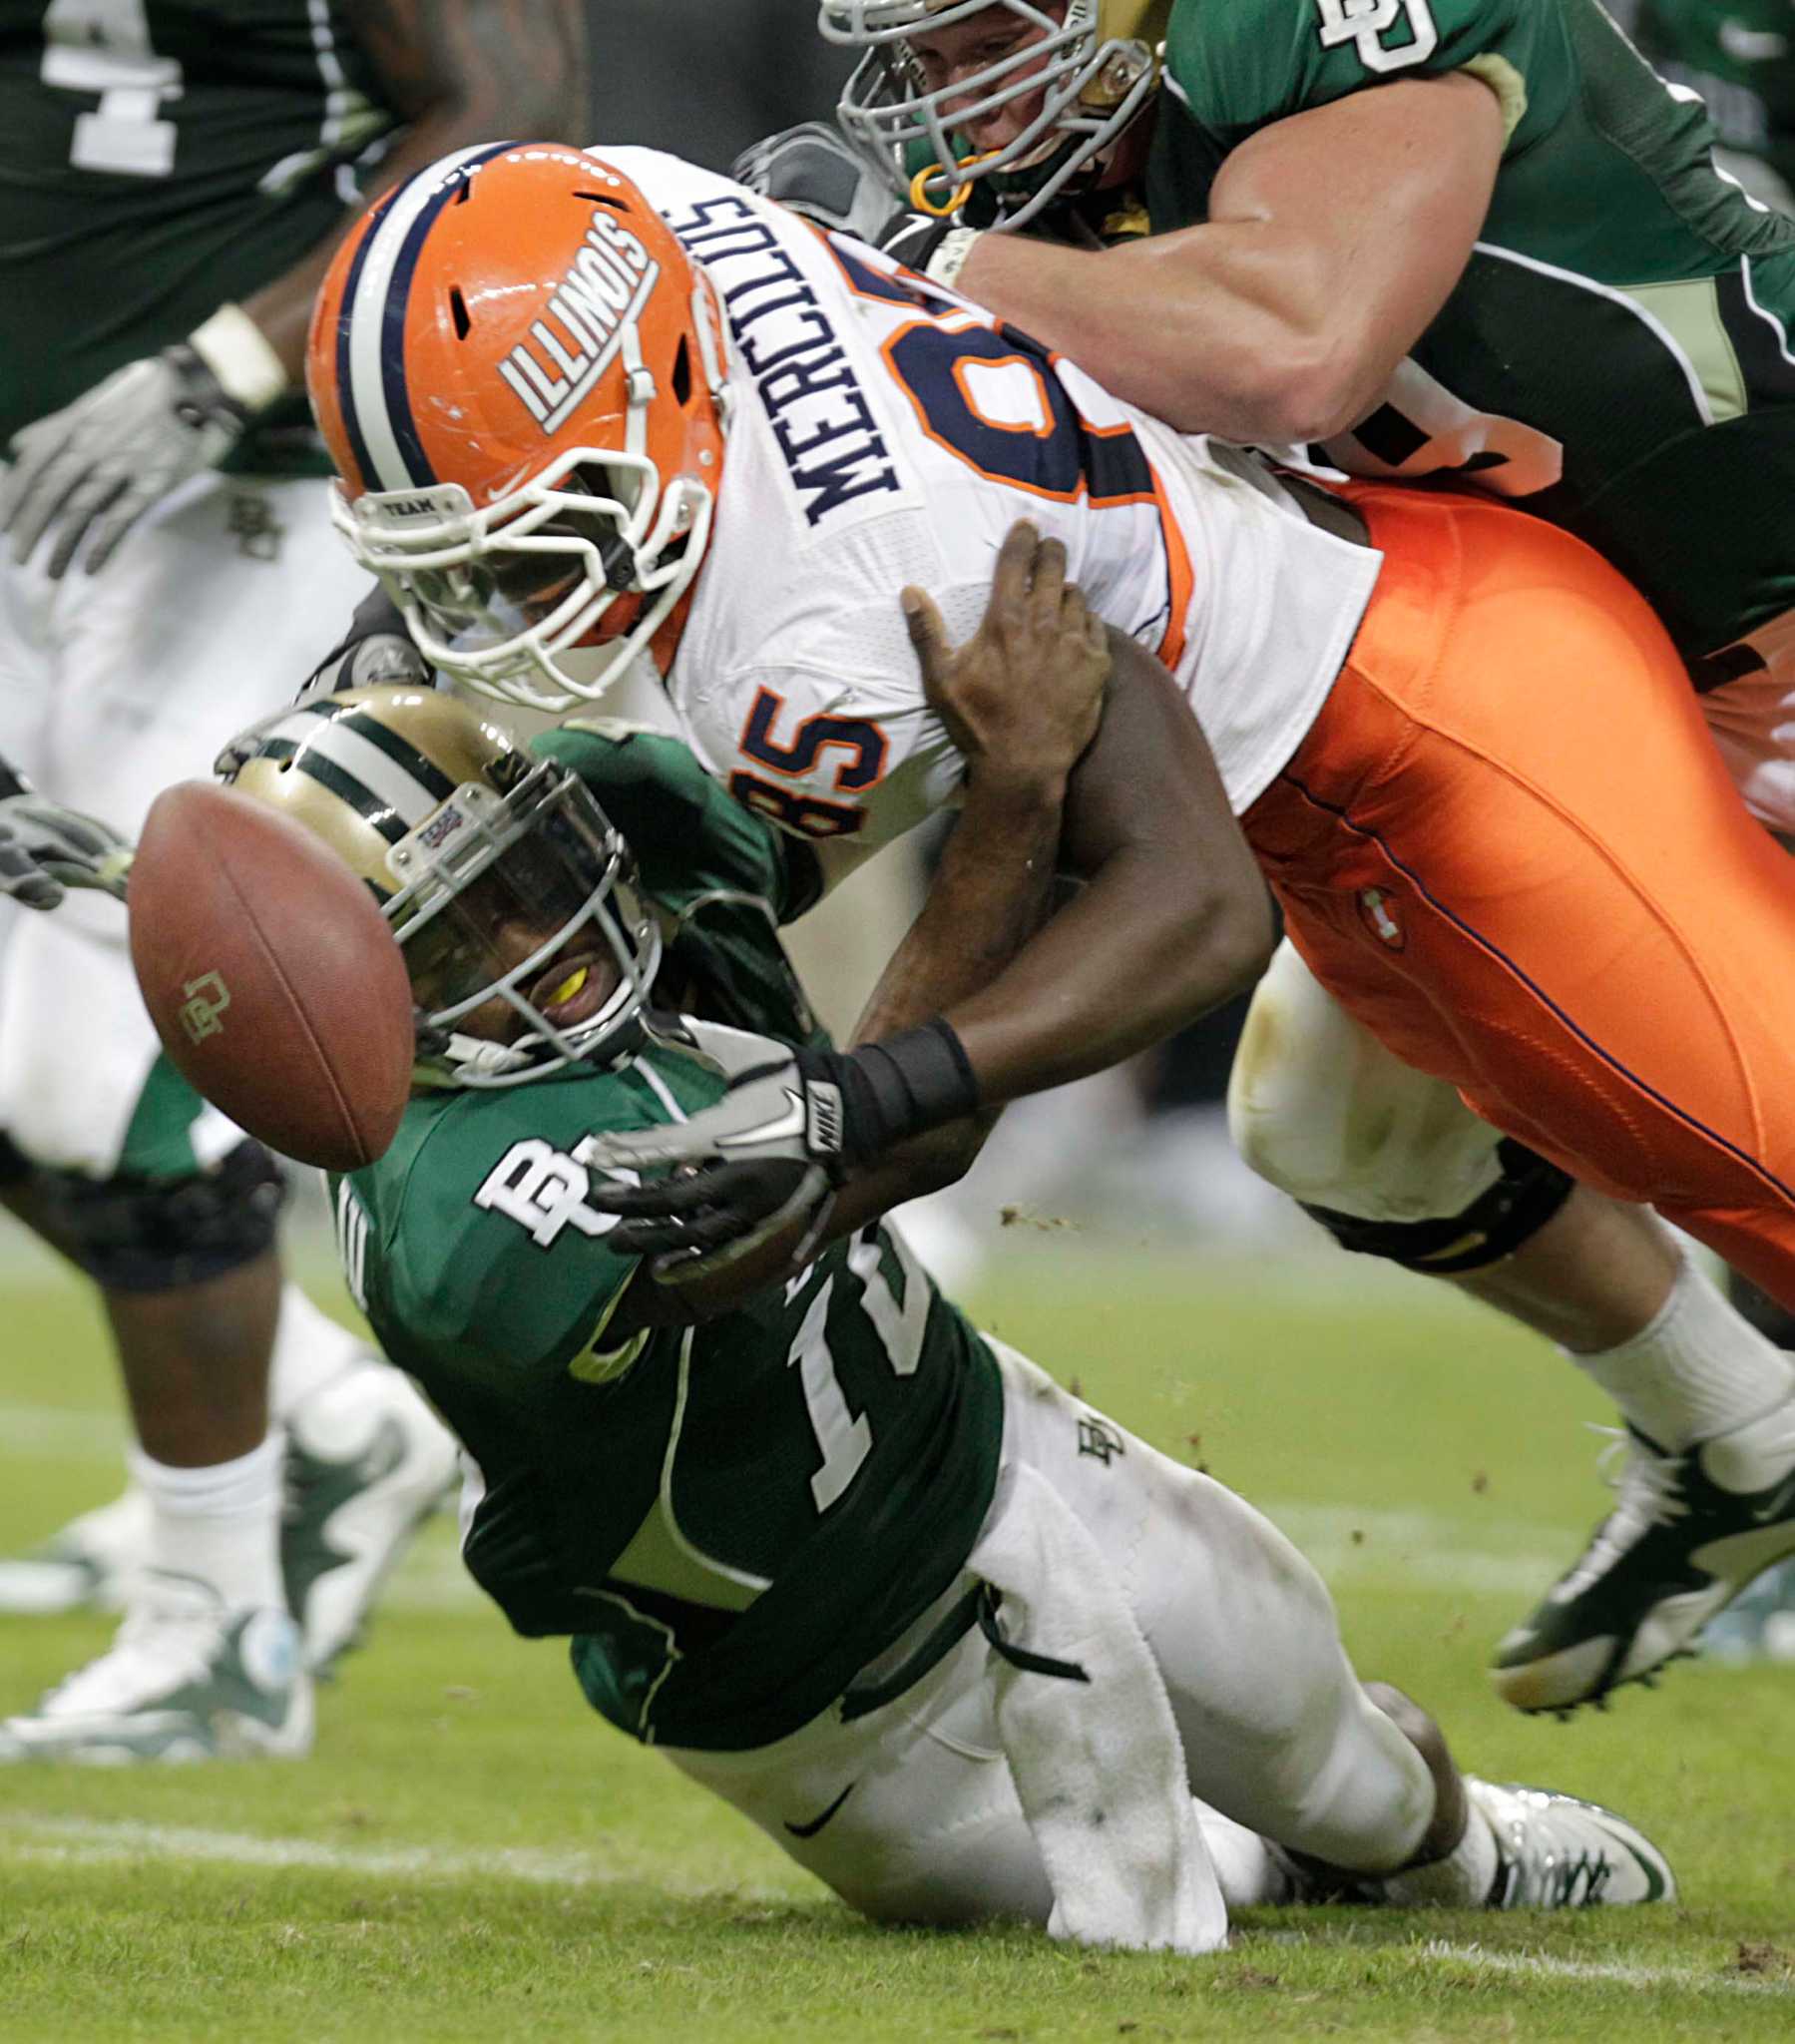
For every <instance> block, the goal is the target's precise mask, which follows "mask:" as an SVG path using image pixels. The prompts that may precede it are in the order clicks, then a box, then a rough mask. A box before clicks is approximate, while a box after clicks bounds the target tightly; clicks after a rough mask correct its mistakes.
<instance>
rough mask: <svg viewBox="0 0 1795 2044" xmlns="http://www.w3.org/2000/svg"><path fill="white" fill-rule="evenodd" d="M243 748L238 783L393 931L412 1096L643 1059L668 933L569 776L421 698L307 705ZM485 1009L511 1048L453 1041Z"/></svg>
mask: <svg viewBox="0 0 1795 2044" xmlns="http://www.w3.org/2000/svg"><path fill="white" fill-rule="evenodd" d="M253 743H254V750H253V751H252V752H250V753H249V754H248V756H247V757H246V758H245V759H244V760H243V761H242V763H241V765H240V766H238V767H237V768H236V771H235V774H234V776H233V784H234V785H235V786H236V787H238V788H239V789H240V790H241V791H242V792H243V793H245V794H249V795H253V796H255V797H256V798H257V799H258V800H261V801H265V802H267V803H268V805H269V806H270V807H272V808H277V809H280V810H282V811H284V812H285V813H286V814H287V815H288V816H290V817H291V818H292V819H293V820H294V821H295V822H298V823H301V824H303V825H304V827H305V828H307V829H308V830H310V831H312V832H313V834H314V835H316V836H319V837H321V838H323V839H324V841H325V842H326V843H327V844H329V845H330V847H331V849H332V850H333V851H335V852H336V854H337V855H338V857H340V858H342V859H343V860H344V861H345V863H347V864H348V865H349V866H350V867H351V868H353V870H354V871H355V872H356V873H357V874H358V875H359V876H360V878H361V879H362V880H363V881H364V882H365V883H366V885H367V886H368V887H369V888H370V889H371V890H372V892H373V893H374V895H375V896H376V898H377V899H378V900H379V902H380V905H381V912H382V913H383V914H384V915H385V917H386V919H387V921H388V922H389V923H390V924H391V925H392V928H393V933H394V935H395V936H396V937H397V938H398V941H399V947H400V949H401V951H402V952H403V954H404V957H405V968H406V971H407V973H408V974H409V976H410V979H411V988H412V995H413V999H414V1001H415V1003H416V1006H417V1016H418V1065H417V1078H418V1083H419V1084H421V1085H426V1086H473V1087H482V1086H486V1087H491V1086H515V1085H519V1084H521V1083H523V1082H524V1081H526V1080H530V1079H539V1078H543V1077H546V1076H547V1075H548V1074H550V1073H552V1072H559V1071H563V1070H565V1069H566V1068H567V1067H569V1066H570V1065H573V1064H588V1065H608V1064H614V1063H616V1062H618V1061H619V1060H620V1059H622V1058H624V1057H626V1056H628V1055H630V1053H631V1052H632V1051H633V1050H634V1049H635V1048H636V1047H637V1045H638V1043H639V1042H640V1038H641V1029H640V1023H639V1019H638V1018H639V1017H640V1015H641V1011H642V1009H643V1008H644V1006H645V1005H646V1004H647V1001H648V998H649V990H650V988H651V986H652V984H653V982H654V978H655V973H656V970H657V968H658V966H659V964H660V959H661V935H660V931H659V928H658V926H657V924H656V922H655V919H654V916H653V915H652V914H651V913H650V911H649V909H648V908H647V906H646V904H645V903H644V902H643V901H642V899H641V898H640V897H639V895H638V894H637V892H636V888H635V883H634V867H633V863H632V861H631V857H630V852H629V848H628V846H627V845H626V844H625V843H624V840H623V838H622V837H621V836H620V835H619V834H618V832H617V830H616V829H615V828H614V827H613V825H612V824H611V822H610V821H609V819H608V818H607V817H606V815H605V812H604V811H603V809H601V808H600V806H599V804H598V802H597V801H596V800H595V799H594V797H593V795H592V792H591V790H590V789H589V788H588V787H587V786H586V784H585V782H584V781H582V780H581V779H580V777H579V776H578V774H576V773H573V772H572V771H570V770H569V769H568V768H567V767H563V766H562V765H561V764H560V763H559V762H558V761H554V760H538V759H535V758H533V757H532V756H531V755H530V754H528V753H526V752H523V751H521V750H520V749H519V748H518V747H516V746H515V745H513V744H512V742H511V741H510V739H508V738H507V737H506V736H505V735H504V733H502V732H500V731H498V730H496V729H495V728H494V727H493V726H491V725H489V724H486V723H484V722H483V721H482V720H481V719H480V718H478V717H477V716H476V715H475V714H474V713H473V712H472V711H471V710H470V709H468V708H467V706H466V705H465V704H462V703H458V702H456V701H455V700H454V699H453V698H451V697H448V696H443V695H438V694H436V693H434V692H433V691H431V690H427V689H393V688H384V689H354V690H349V691H347V692H345V693H344V694H342V695H337V696H316V697H312V698H309V699H307V700H306V701H303V702H301V703H298V704H295V705H294V706H293V709H292V711H291V713H290V714H289V715H287V716H286V717H283V718H279V719H275V720H272V721H270V722H269V723H268V724H267V725H266V726H264V727H262V728H261V729H259V730H258V731H257V732H256V734H255V735H254V741H253ZM507 931H513V932H516V931H527V932H528V933H529V935H530V937H531V938H534V937H535V936H536V934H537V933H538V932H540V933H541V934H540V941H531V942H529V943H528V949H527V952H526V953H525V954H524V955H521V956H520V955H517V953H518V948H519V947H518V942H517V939H516V938H515V937H514V938H513V940H512V943H511V945H510V947H509V955H508V953H507V949H506V948H505V947H504V946H503V945H502V944H501V941H500V940H501V938H502V936H503V935H504V934H505V933H506V932H507ZM564 965H565V967H566V970H565V971H563V970H562V967H563V966H564ZM595 965H597V966H599V967H601V968H602V970H601V972H600V974H599V975H598V976H597V977H596V978H594V975H593V968H594V966H595ZM608 970H615V975H616V977H615V983H614V984H611V985H610V986H609V987H607V986H605V985H604V983H603V982H604V972H605V971H608ZM589 980H590V981H591V982H592V984H591V990H590V992H589V991H588V983H589ZM492 1001H502V1002H504V1003H505V1005H506V1006H507V1007H509V1008H510V1009H512V1010H514V1011H515V1012H516V1014H517V1015H518V1017H519V1018H520V1020H519V1025H518V1028H517V1033H515V1034H514V1035H513V1036H512V1037H511V1040H510V1041H508V1042H503V1043H501V1042H495V1041H491V1040H489V1039H488V1038H486V1037H484V1036H473V1035H470V1034H468V1033H467V1032H465V1031H462V1030H458V1029H457V1027H456V1024H457V1023H458V1022H460V1021H462V1020H463V1019H464V1018H466V1017H467V1016H469V1015H471V1014H472V1013H473V1012H474V1011H475V1010H476V1009H479V1008H483V1007H485V1006H486V1005H487V1004H488V1003H489V1002H492ZM545 1003H546V1006H547V1007H548V1008H554V1009H559V1010H565V1011H566V1013H565V1014H564V1015H563V1017H562V1019H560V1020H556V1019H554V1018H553V1017H551V1015H550V1014H549V1013H547V1012H545Z"/></svg>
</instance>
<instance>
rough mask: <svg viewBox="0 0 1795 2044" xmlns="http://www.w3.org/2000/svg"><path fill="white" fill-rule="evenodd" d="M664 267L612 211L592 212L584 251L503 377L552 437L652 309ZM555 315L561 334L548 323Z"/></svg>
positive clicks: (504, 365) (508, 359)
mask: <svg viewBox="0 0 1795 2044" xmlns="http://www.w3.org/2000/svg"><path fill="white" fill-rule="evenodd" d="M660 280H661V265H660V263H659V262H657V261H656V260H655V258H654V257H653V256H651V255H650V254H649V252H648V251H647V250H646V249H645V248H644V247H643V246H642V243H641V242H640V241H639V240H638V239H637V238H636V236H634V235H633V234H631V233H630V231H629V229H628V228H625V227H623V226H621V225H620V224H619V223H618V222H617V220H615V219H614V218H613V217H612V215H611V214H610V213H609V212H607V211H606V209H605V207H604V205H603V203H602V202H601V203H600V204H598V205H595V206H594V208H593V210H592V225H591V226H590V227H589V228H588V229H587V230H586V240H585V242H584V243H583V245H582V246H581V249H580V253H579V255H578V256H575V257H574V259H573V262H572V263H571V264H570V265H569V266H568V268H567V269H566V270H565V271H563V273H562V277H561V282H560V284H559V285H558V286H557V288H556V290H555V293H554V295H553V296H552V297H551V298H550V299H549V301H548V304H547V306H546V307H545V308H544V317H543V318H541V319H538V320H537V321H536V322H535V324H534V325H532V327H531V328H530V331H529V333H528V334H526V335H525V337H524V338H523V339H522V340H520V341H519V342H518V344H517V345H516V347H514V348H513V349H512V350H511V352H510V353H509V354H508V355H506V356H505V358H504V359H503V360H502V361H501V362H500V363H499V374H500V375H501V376H503V377H504V379H505V380H506V382H507V383H509V384H510V385H511V387H512V389H513V390H515V391H516V392H517V394H518V396H519V397H521V398H522V399H523V401H524V406H525V409H526V410H527V411H528V412H529V414H530V416H531V417H532V418H533V419H534V420H535V421H536V423H537V424H538V425H539V426H540V427H541V428H542V430H543V432H544V433H545V434H553V433H555V432H557V431H559V430H560V428H561V427H562V426H563V425H565V424H566V423H567V421H568V419H569V418H570V417H571V416H572V414H573V412H574V409H575V407H576V406H577V405H578V404H579V403H580V401H581V400H582V399H583V398H584V397H585V396H586V395H587V393H588V392H589V391H590V390H591V389H592V387H593V386H594V384H596V383H597V382H598V380H599V378H600V377H601V376H602V375H603V374H604V373H605V371H606V369H608V368H609V367H610V366H611V359H612V357H613V356H614V355H615V354H616V353H617V351H618V349H619V348H620V347H621V346H622V345H623V338H624V331H625V329H626V327H628V326H629V325H630V324H631V323H632V322H633V321H635V320H637V319H639V318H640V317H641V316H642V314H643V312H644V311H645V310H646V308H647V306H648V302H649V297H650V294H651V293H652V292H653V290H654V288H655V286H656V284H657V283H659V282H660ZM551 315H552V316H553V317H554V318H555V319H556V320H557V321H558V322H559V324H560V326H561V328H562V334H561V337H557V335H556V333H555V330H554V328H553V327H551V326H550V325H549V324H548V323H547V322H548V318H549V316H551Z"/></svg>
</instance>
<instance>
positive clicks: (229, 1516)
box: [128, 1433, 286, 1611]
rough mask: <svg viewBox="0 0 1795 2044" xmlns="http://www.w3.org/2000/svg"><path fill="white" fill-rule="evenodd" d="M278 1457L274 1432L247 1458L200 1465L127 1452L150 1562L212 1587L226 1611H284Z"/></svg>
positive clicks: (278, 1452) (132, 1451)
mask: <svg viewBox="0 0 1795 2044" xmlns="http://www.w3.org/2000/svg"><path fill="white" fill-rule="evenodd" d="M281 1456H282V1448H281V1442H280V1438H279V1436H278V1435H277V1434H272V1433H270V1434H269V1435H268V1437H267V1439H266V1440H264V1441H263V1442H262V1443H261V1445H260V1446H259V1447H256V1448H251V1449H250V1450H249V1452H248V1453H247V1454H246V1455H238V1456H237V1457H236V1458H235V1459H234V1460H233V1461H229V1462H215V1463H213V1464H212V1465H211V1467H209V1468H205V1469H174V1468H171V1467H170V1466H169V1465H168V1464H167V1463H166V1462H157V1461H153V1460H152V1459H151V1458H150V1456H148V1455H146V1454H145V1453H144V1451H143V1450H142V1449H141V1448H133V1449H131V1450H130V1453H129V1457H128V1459H129V1461H130V1464H131V1473H132V1476H133V1477H134V1478H135V1479H136V1480H137V1482H138V1483H139V1484H141V1485H142V1487H143V1489H144V1491H145V1492H146V1493H147V1494H148V1496H149V1499H150V1511H151V1523H150V1547H149V1553H148V1554H147V1556H146V1557H145V1559H146V1562H147V1564H148V1566H149V1567H151V1568H153V1569H167V1570H168V1571H169V1572H170V1573H171V1574H173V1575H179V1576H194V1577H197V1578H198V1579H199V1580H200V1581H201V1582H203V1583H207V1584H210V1585H211V1587H212V1588H213V1589H215V1590H216V1591H217V1592H218V1593H219V1596H220V1597H221V1598H222V1599H223V1600H224V1605H225V1607H226V1608H227V1609H228V1610H232V1611H240V1610H245V1609H256V1610H260V1609H263V1608H265V1607H267V1606H270V1605H271V1606H273V1607H275V1608H276V1609H278V1610H282V1611H284V1610H285V1608H286V1593H285V1591H284V1590H283V1589H282V1587H281V1581H280V1464H281Z"/></svg>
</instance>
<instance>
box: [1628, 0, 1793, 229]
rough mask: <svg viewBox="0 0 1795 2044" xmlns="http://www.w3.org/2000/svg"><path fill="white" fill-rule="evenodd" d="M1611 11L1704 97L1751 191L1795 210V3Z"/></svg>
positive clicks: (1716, 0)
mask: <svg viewBox="0 0 1795 2044" xmlns="http://www.w3.org/2000/svg"><path fill="white" fill-rule="evenodd" d="M1608 12H1609V13H1610V14H1612V15H1613V17H1614V19H1615V20H1616V21H1617V22H1619V24H1620V26H1621V27H1622V28H1623V29H1625V30H1626V32H1627V33H1628V34H1629V35H1630V36H1631V37H1632V38H1633V40H1634V42H1635V43H1637V44H1638V46H1639V49H1640V52H1641V53H1642V54H1643V55H1644V56H1645V57H1647V58H1648V59H1649V60H1650V62H1651V65H1652V68H1653V69H1654V70H1655V71H1657V72H1658V73H1659V74H1660V75H1661V76H1662V77H1664V78H1666V79H1668V80H1669V81H1670V82H1671V83H1672V84H1675V85H1680V86H1683V87H1685V88H1687V89H1688V90H1689V91H1691V92H1697V93H1699V94H1700V95H1701V98H1702V102H1703V104H1704V105H1705V106H1706V107H1707V110H1708V118H1709V119H1710V120H1711V121H1712V122H1713V124H1714V133H1715V134H1716V135H1717V136H1718V137H1719V139H1720V143H1721V146H1722V148H1723V149H1725V150H1726V151H1727V152H1728V153H1729V155H1728V161H1727V168H1728V169H1729V170H1731V171H1732V172H1733V173H1734V174H1735V175H1736V176H1737V177H1738V178H1739V180H1740V182H1741V183H1742V184H1744V185H1745V188H1746V190H1747V191H1748V192H1753V193H1755V194H1756V196H1757V197H1759V198H1760V199H1767V200H1769V201H1770V202H1771V203H1772V204H1773V205H1776V206H1780V207H1781V208H1782V210H1783V211H1784V212H1785V213H1788V212H1795V6H1792V5H1791V4H1790V0H1725V4H1720V0H1615V4H1614V5H1612V6H1611V7H1610V8H1609V9H1608ZM1741 157H1744V158H1748V159H1750V160H1751V161H1750V162H1748V163H1740V162H1739V161H1738V159H1739V158H1741ZM1766 173H1767V174H1768V175H1766Z"/></svg>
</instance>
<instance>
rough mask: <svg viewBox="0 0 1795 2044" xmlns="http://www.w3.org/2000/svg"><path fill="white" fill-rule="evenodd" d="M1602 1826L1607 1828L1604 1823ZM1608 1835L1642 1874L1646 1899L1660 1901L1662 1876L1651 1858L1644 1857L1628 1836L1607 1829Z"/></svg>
mask: <svg viewBox="0 0 1795 2044" xmlns="http://www.w3.org/2000/svg"><path fill="white" fill-rule="evenodd" d="M1602 1828H1603V1829H1604V1830H1607V1826H1606V1825H1605V1824H1604V1825H1603V1826H1602ZM1608 1836H1609V1837H1610V1838H1611V1839H1612V1840H1613V1842H1614V1843H1615V1844H1616V1845H1618V1846H1619V1847H1620V1849H1621V1850H1622V1851H1623V1852H1624V1853H1626V1854H1627V1856H1628V1857H1629V1858H1630V1859H1632V1860H1633V1862H1634V1863H1635V1864H1636V1865H1637V1867H1638V1869H1639V1871H1640V1872H1641V1873H1642V1874H1644V1876H1645V1899H1646V1901H1648V1902H1661V1901H1662V1900H1663V1899H1664V1894H1665V1887H1664V1876H1663V1875H1662V1874H1661V1873H1660V1872H1659V1871H1658V1869H1657V1867H1656V1866H1655V1865H1654V1864H1653V1863H1652V1861H1651V1860H1649V1859H1647V1858H1646V1856H1645V1854H1644V1853H1643V1852H1641V1851H1640V1850H1639V1848H1638V1846H1637V1845H1635V1844H1634V1843H1633V1842H1632V1840H1631V1839H1630V1838H1623V1837H1622V1836H1621V1835H1620V1833H1619V1832H1618V1831H1608Z"/></svg>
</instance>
